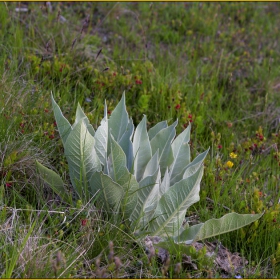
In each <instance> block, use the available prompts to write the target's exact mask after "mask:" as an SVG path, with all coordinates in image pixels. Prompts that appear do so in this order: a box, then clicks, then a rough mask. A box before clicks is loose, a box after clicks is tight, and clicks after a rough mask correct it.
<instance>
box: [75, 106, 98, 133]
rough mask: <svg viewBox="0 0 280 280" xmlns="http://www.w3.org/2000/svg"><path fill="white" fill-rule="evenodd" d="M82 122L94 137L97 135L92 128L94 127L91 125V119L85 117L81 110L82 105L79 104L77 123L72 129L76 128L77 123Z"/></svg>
mask: <svg viewBox="0 0 280 280" xmlns="http://www.w3.org/2000/svg"><path fill="white" fill-rule="evenodd" d="M80 120H83V121H84V123H85V125H86V127H87V129H88V131H89V133H90V134H91V135H92V136H94V134H95V130H94V128H93V127H92V125H91V124H90V122H89V119H88V117H87V116H86V115H85V113H84V111H83V109H82V108H81V106H80V104H79V103H78V106H77V110H76V119H75V122H74V124H73V126H72V128H73V129H74V127H75V126H76V124H77V123H79V122H80Z"/></svg>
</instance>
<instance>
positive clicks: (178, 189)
mask: <svg viewBox="0 0 280 280" xmlns="http://www.w3.org/2000/svg"><path fill="white" fill-rule="evenodd" d="M202 175H203V166H201V167H200V168H199V169H198V171H197V172H196V173H195V174H193V175H192V176H191V177H188V178H186V179H183V180H181V181H179V182H177V183H175V184H174V185H173V186H171V187H170V188H169V189H168V190H167V191H166V192H165V193H164V194H163V195H162V196H161V198H160V200H159V203H158V206H157V208H156V211H155V214H154V219H153V220H152V222H151V223H150V227H149V231H151V232H153V235H159V236H168V235H170V236H174V235H178V234H179V230H180V227H181V225H182V223H183V220H184V218H185V214H186V211H187V209H188V208H189V207H190V206H191V205H192V204H194V203H195V202H197V201H199V191H200V181H201V178H202Z"/></svg>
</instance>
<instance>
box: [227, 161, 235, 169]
mask: <svg viewBox="0 0 280 280" xmlns="http://www.w3.org/2000/svg"><path fill="white" fill-rule="evenodd" d="M226 164H227V166H228V167H229V168H232V167H233V165H234V164H233V162H232V161H230V160H229V161H228V162H227V163H226Z"/></svg>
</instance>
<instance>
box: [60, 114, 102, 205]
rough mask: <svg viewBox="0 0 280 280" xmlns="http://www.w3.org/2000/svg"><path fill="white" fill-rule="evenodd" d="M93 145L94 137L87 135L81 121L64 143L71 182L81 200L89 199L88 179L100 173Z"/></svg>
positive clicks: (99, 164) (98, 161) (87, 132)
mask: <svg viewBox="0 0 280 280" xmlns="http://www.w3.org/2000/svg"><path fill="white" fill-rule="evenodd" d="M94 144H95V140H94V137H93V136H92V135H91V134H90V133H89V131H88V129H87V127H86V125H85V123H84V121H83V119H81V120H80V121H79V122H78V123H77V124H76V126H75V127H74V129H73V130H72V131H71V133H70V134H69V136H68V138H67V140H66V143H65V155H66V158H67V161H68V165H69V173H70V178H71V182H72V184H73V186H74V188H75V189H76V192H77V194H78V195H79V197H80V199H82V200H83V199H86V200H88V199H89V195H88V180H89V178H90V177H91V176H92V175H93V173H95V172H98V171H101V163H100V160H99V158H98V156H97V154H96V151H95V149H94Z"/></svg>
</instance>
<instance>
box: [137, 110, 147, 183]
mask: <svg viewBox="0 0 280 280" xmlns="http://www.w3.org/2000/svg"><path fill="white" fill-rule="evenodd" d="M133 157H134V174H135V177H136V180H137V181H138V182H139V181H140V180H141V178H142V176H143V174H144V171H145V167H146V165H147V163H148V162H149V160H150V159H151V157H152V149H151V145H150V141H149V136H148V133H147V123H146V116H145V115H144V117H143V119H142V121H141V122H140V123H139V124H138V126H137V127H136V129H135V133H134V136H133Z"/></svg>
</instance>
